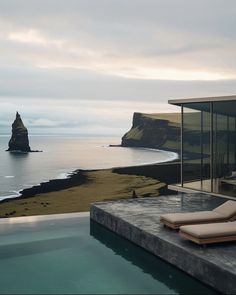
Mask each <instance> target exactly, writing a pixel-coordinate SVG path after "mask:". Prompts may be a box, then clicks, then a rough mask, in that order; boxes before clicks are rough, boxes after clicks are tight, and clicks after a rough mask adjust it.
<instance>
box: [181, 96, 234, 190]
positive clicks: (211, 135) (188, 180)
mask: <svg viewBox="0 0 236 295" xmlns="http://www.w3.org/2000/svg"><path fill="white" fill-rule="evenodd" d="M182 120H183V121H182V186H184V187H187V188H191V189H196V190H202V191H207V192H214V193H219V194H224V195H230V196H236V101H225V102H204V103H186V104H183V105H182Z"/></svg>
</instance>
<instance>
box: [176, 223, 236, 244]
mask: <svg viewBox="0 0 236 295" xmlns="http://www.w3.org/2000/svg"><path fill="white" fill-rule="evenodd" d="M179 234H180V235H181V236H182V237H183V238H185V239H188V240H190V241H192V242H194V243H197V244H200V245H201V244H211V243H220V242H229V241H236V221H233V222H222V223H210V224H194V225H183V226H181V227H180V231H179Z"/></svg>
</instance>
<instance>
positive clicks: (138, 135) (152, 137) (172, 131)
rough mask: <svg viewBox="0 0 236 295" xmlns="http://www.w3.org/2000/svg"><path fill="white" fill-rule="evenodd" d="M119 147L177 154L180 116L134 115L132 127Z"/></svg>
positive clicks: (174, 114) (173, 114) (171, 114)
mask: <svg viewBox="0 0 236 295" xmlns="http://www.w3.org/2000/svg"><path fill="white" fill-rule="evenodd" d="M121 145H122V146H125V147H146V148H155V149H164V150H171V151H176V152H178V151H179V149H180V114H178V113H168V114H143V113H134V115H133V124H132V127H131V129H130V130H129V131H128V132H127V133H126V134H125V135H124V136H123V137H122V142H121Z"/></svg>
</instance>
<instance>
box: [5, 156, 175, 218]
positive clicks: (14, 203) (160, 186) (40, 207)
mask: <svg viewBox="0 0 236 295" xmlns="http://www.w3.org/2000/svg"><path fill="white" fill-rule="evenodd" d="M179 169H180V164H179V162H178V161H173V162H166V163H161V164H153V165H143V166H132V167H122V168H113V169H103V170H77V171H75V172H74V173H72V174H71V176H70V177H69V178H66V179H55V180H50V181H49V182H45V183H41V184H40V185H38V186H33V187H32V188H29V189H25V190H23V191H21V192H20V193H21V196H20V197H17V198H14V199H5V200H3V201H2V202H0V218H7V217H17V216H32V215H44V214H58V213H69V212H85V211H89V208H90V204H91V203H93V202H98V201H105V200H118V199H128V198H131V197H132V196H133V191H134V190H135V196H136V197H138V198H140V197H150V196H153V197H154V196H159V195H160V194H162V195H164V194H171V191H169V190H168V189H167V185H168V184H170V183H175V182H179V179H178V178H179ZM172 193H173V192H172Z"/></svg>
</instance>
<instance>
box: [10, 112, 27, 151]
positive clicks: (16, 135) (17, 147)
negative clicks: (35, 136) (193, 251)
mask: <svg viewBox="0 0 236 295" xmlns="http://www.w3.org/2000/svg"><path fill="white" fill-rule="evenodd" d="M8 146H9V148H8V150H7V151H9V152H31V148H30V146H29V138H28V130H27V128H26V127H25V125H24V123H23V122H22V120H21V117H20V114H19V113H18V112H17V113H16V119H15V121H14V122H13V124H12V136H11V139H10V141H9V143H8Z"/></svg>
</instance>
